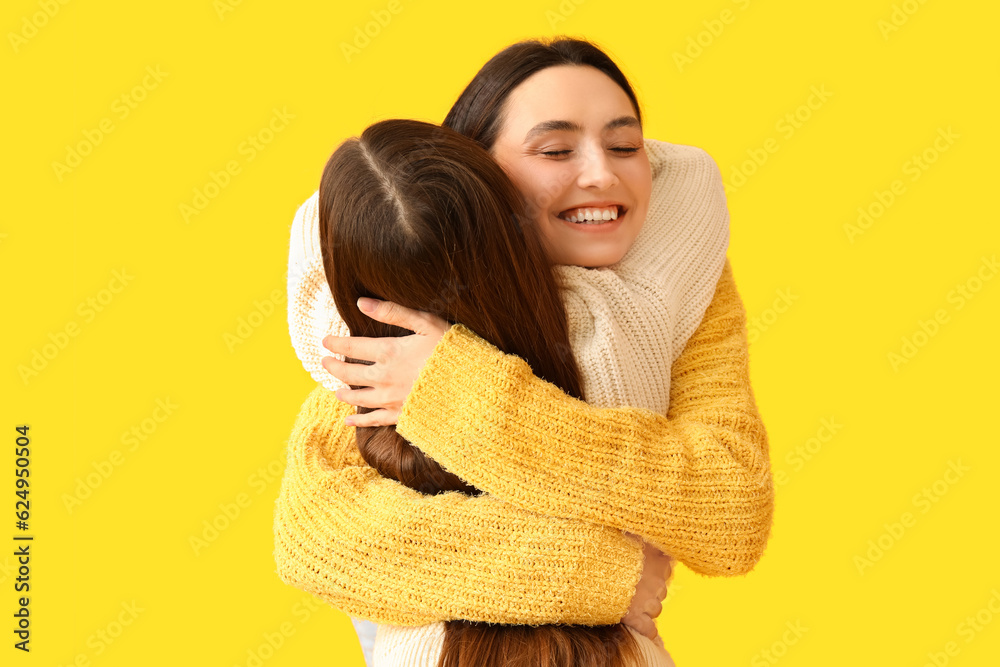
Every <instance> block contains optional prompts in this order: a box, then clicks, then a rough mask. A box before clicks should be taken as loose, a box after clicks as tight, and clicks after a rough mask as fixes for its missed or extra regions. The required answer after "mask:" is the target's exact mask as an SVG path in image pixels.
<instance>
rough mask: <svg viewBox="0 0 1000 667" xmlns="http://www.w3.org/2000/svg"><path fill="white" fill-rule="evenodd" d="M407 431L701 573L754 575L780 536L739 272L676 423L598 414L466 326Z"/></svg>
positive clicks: (451, 466)
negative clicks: (775, 534)
mask: <svg viewBox="0 0 1000 667" xmlns="http://www.w3.org/2000/svg"><path fill="white" fill-rule="evenodd" d="M396 430H397V431H398V432H399V433H400V434H401V435H402V436H403V437H404V438H406V439H407V440H409V441H410V442H412V443H413V444H414V445H416V446H417V447H419V448H420V449H421V450H422V451H424V452H425V453H426V454H427V455H429V456H430V457H431V458H433V459H434V460H435V461H437V462H439V463H440V464H441V465H442V466H444V467H445V468H446V469H447V470H449V471H451V472H453V473H454V474H456V475H458V476H459V477H461V478H462V479H464V480H466V481H468V482H469V483H470V484H472V485H473V486H475V487H477V488H479V489H482V490H483V491H486V492H487V493H489V494H491V495H493V496H496V497H497V498H500V499H502V500H505V501H507V502H509V503H510V504H511V505H514V506H515V507H520V508H522V509H530V510H532V511H537V512H541V513H542V514H545V515H548V516H553V517H561V518H565V519H580V520H583V521H592V522H594V523H599V524H601V525H604V526H609V527H612V528H618V529H621V530H623V531H628V532H630V533H634V534H637V535H639V536H641V537H642V538H643V539H645V540H646V541H648V542H650V543H651V544H652V545H653V546H655V547H657V548H659V549H660V550H661V551H663V552H664V553H668V554H670V555H671V556H673V557H674V558H676V559H677V560H679V561H680V562H682V563H684V565H686V566H687V567H689V568H690V569H692V570H694V571H695V572H698V573H701V574H705V575H737V574H745V573H747V572H749V571H750V570H751V569H752V568H753V567H754V565H755V564H756V563H757V561H758V559H759V558H760V556H761V555H762V553H763V551H764V547H765V545H766V542H767V538H768V535H769V532H770V527H771V519H772V514H773V508H774V487H773V483H772V479H771V467H770V460H769V451H768V440H767V432H766V430H765V428H764V424H763V422H762V420H761V417H760V414H759V412H758V410H757V404H756V401H755V399H754V395H753V389H752V387H751V386H750V381H749V368H748V355H747V341H746V314H745V311H744V309H743V304H742V301H741V300H740V298H739V294H738V293H737V291H736V287H735V283H734V281H733V276H732V269H731V267H730V265H729V262H728V261H727V262H726V265H725V270H724V271H723V275H722V278H721V280H720V281H719V285H718V289H717V290H716V293H715V297H714V299H713V301H712V302H711V304H710V305H709V308H708V310H707V311H706V313H705V318H704V320H703V321H702V324H701V326H700V327H699V328H698V330H697V331H696V332H695V334H694V336H692V338H691V339H690V341H689V343H688V346H687V348H686V350H685V353H684V354H682V355H681V357H680V358H679V359H678V361H677V362H676V363H675V364H674V367H673V378H672V382H671V391H670V410H669V411H668V413H667V415H666V416H664V415H661V414H658V413H654V412H651V411H648V410H643V409H638V408H595V407H593V406H590V405H588V404H587V403H585V402H583V401H581V400H578V399H575V398H572V397H570V396H568V395H566V394H565V393H563V392H562V390H560V389H559V388H558V387H556V386H555V385H553V384H551V383H548V382H545V381H544V380H541V379H539V378H538V377H536V376H535V375H534V374H533V373H532V371H531V368H530V367H529V366H528V364H527V363H526V362H525V361H524V360H522V359H521V358H519V357H516V356H513V355H505V354H503V353H501V352H500V351H499V350H497V348H495V347H493V346H492V345H490V344H489V343H488V342H486V341H484V340H482V339H481V338H479V337H478V336H476V335H475V334H474V333H472V332H471V331H469V330H468V329H466V328H465V327H463V326H461V325H455V326H453V327H451V328H450V329H449V330H448V331H447V332H446V333H445V335H444V337H443V338H442V339H441V341H440V342H439V344H438V346H437V347H435V350H434V352H433V353H432V355H431V356H430V358H429V359H428V361H427V363H426V365H425V366H424V368H423V369H422V370H421V371H420V375H419V376H418V377H417V380H416V382H415V383H414V385H413V389H412V390H411V392H410V394H409V396H408V397H407V399H406V401H405V402H404V403H403V407H402V413H401V415H400V417H399V421H398V423H397V424H396Z"/></svg>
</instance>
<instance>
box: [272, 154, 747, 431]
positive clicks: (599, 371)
mask: <svg viewBox="0 0 1000 667" xmlns="http://www.w3.org/2000/svg"><path fill="white" fill-rule="evenodd" d="M645 146H646V151H647V154H648V156H649V162H650V167H651V170H652V176H653V186H652V190H651V196H650V203H649V211H648V214H647V216H646V221H645V223H644V224H643V227H642V230H641V231H640V233H639V236H638V237H637V238H636V241H635V243H633V245H632V247H631V249H630V250H629V251H628V252H627V253H626V255H625V256H624V257H623V258H622V260H621V261H620V262H618V264H615V265H612V266H609V267H604V268H600V269H587V268H583V267H578V266H559V267H556V275H557V278H558V279H559V282H560V285H561V294H562V297H563V302H564V304H565V307H566V314H567V318H568V324H569V336H570V345H571V347H572V349H573V353H574V355H575V356H576V358H577V360H578V363H579V365H580V367H581V375H582V378H581V379H582V380H583V389H584V396H586V397H587V400H588V401H589V402H590V403H591V404H593V405H599V406H602V407H604V406H607V407H610V406H618V405H630V406H633V407H639V408H647V409H649V410H654V411H657V412H661V413H664V414H665V413H666V411H667V408H668V407H669V395H670V366H671V364H672V363H673V362H674V361H675V360H676V359H677V357H678V356H679V355H680V352H681V350H682V349H683V348H684V344H685V342H686V341H687V339H688V338H689V337H690V336H691V334H692V333H693V332H694V330H695V328H696V327H697V326H698V322H699V321H700V320H701V317H702V315H703V314H704V312H705V308H706V307H707V306H708V302H709V300H710V299H711V298H712V294H713V292H714V291H715V286H716V284H717V283H718V280H719V275H720V274H721V272H722V265H723V263H724V262H725V257H726V249H727V247H728V243H729V211H728V209H727V208H726V199H725V192H724V190H723V187H722V175H721V173H720V172H719V168H718V166H717V165H716V164H715V161H714V160H713V159H712V157H711V156H710V155H708V153H706V152H705V151H704V150H702V149H700V148H697V147H695V146H685V145H682V144H671V143H667V142H663V141H656V140H653V139H647V140H646V141H645ZM318 199H319V193H318V191H317V192H316V193H314V194H313V195H312V196H311V197H310V198H309V199H308V200H307V201H306V202H305V203H304V204H303V205H302V206H301V207H299V210H298V212H297V213H296V215H295V219H294V221H293V222H292V231H291V242H290V249H289V269H288V329H289V334H290V336H291V339H292V346H293V347H294V348H295V353H296V355H297V356H298V357H299V359H300V360H301V361H302V365H303V366H304V367H305V368H306V370H307V371H308V372H309V374H310V375H311V376H312V377H313V379H314V380H316V382H319V383H320V384H322V385H323V386H325V387H326V388H328V389H330V390H331V391H336V390H337V389H339V388H341V387H344V386H345V385H344V384H343V383H342V382H340V380H338V379H337V378H335V377H333V376H332V375H330V374H329V373H328V372H327V371H326V369H325V368H323V365H322V364H321V363H320V361H321V359H322V358H323V357H326V356H331V355H330V353H329V352H328V351H327V350H326V349H325V348H324V347H323V346H322V340H323V338H324V337H325V336H326V335H327V334H332V335H335V336H348V335H350V331H349V330H348V328H347V325H346V324H345V323H344V321H343V319H342V318H341V317H340V315H339V313H338V312H337V308H336V305H335V304H334V302H333V295H332V294H331V293H330V288H329V285H328V284H327V281H326V276H325V274H324V272H323V262H322V258H321V256H320V252H319V210H318ZM336 356H338V357H339V358H343V357H341V356H340V355H336Z"/></svg>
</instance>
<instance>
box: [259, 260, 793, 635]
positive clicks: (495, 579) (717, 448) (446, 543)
mask: <svg viewBox="0 0 1000 667" xmlns="http://www.w3.org/2000/svg"><path fill="white" fill-rule="evenodd" d="M746 336H747V334H746V315H745V311H744V309H743V305H742V302H741V301H740V299H739V295H738V293H737V291H736V285H735V283H734V282H733V276H732V271H731V269H730V268H729V266H728V263H727V265H726V268H725V270H724V272H723V275H722V277H721V278H720V281H719V285H718V287H717V289H716V293H715V297H714V298H713V299H712V302H711V304H710V305H709V307H708V309H707V310H706V312H705V316H704V318H703V320H702V322H701V324H700V325H699V326H698V329H697V331H696V332H695V333H694V335H693V336H692V337H691V339H690V340H689V341H688V343H687V346H686V347H685V349H684V352H683V353H682V354H681V356H680V358H678V360H677V362H675V363H674V366H673V370H672V372H673V377H674V381H673V383H672V385H671V408H670V412H669V414H668V416H667V417H666V418H664V417H662V416H659V415H656V414H654V413H649V412H646V411H643V410H634V409H630V408H618V409H592V408H589V407H588V406H586V404H580V402H578V401H572V400H571V401H568V403H562V401H565V400H566V397H565V395H561V394H560V395H556V394H557V393H558V392H555V391H553V390H554V387H552V386H551V385H548V386H546V384H545V383H541V384H539V383H540V381H538V380H537V378H534V376H533V375H531V374H530V370H529V369H528V368H527V364H525V363H524V362H523V361H520V360H519V359H517V358H516V357H509V356H507V355H503V354H501V353H500V352H499V350H496V348H493V347H492V346H489V345H487V344H486V343H485V342H484V341H482V340H480V339H477V338H476V337H475V336H474V335H473V334H472V333H471V332H469V331H468V330H467V329H465V328H464V327H461V326H459V325H456V326H454V327H452V328H451V329H449V330H448V332H447V333H446V334H445V336H444V337H443V338H442V339H441V341H440V342H439V344H438V346H437V347H436V348H435V351H434V353H433V354H432V356H431V359H430V360H429V362H428V364H427V366H426V367H425V368H424V370H423V371H421V375H420V377H419V378H418V380H417V383H416V384H415V386H414V389H413V391H412V392H411V393H410V396H409V397H408V398H407V402H406V403H405V404H404V415H403V418H402V421H401V423H400V426H399V427H398V428H399V429H400V430H401V431H406V432H405V433H404V435H405V436H406V437H414V438H418V439H421V434H423V435H427V434H428V433H430V432H432V431H433V430H434V429H435V427H434V425H433V421H434V418H433V417H432V418H430V419H424V420H421V419H420V415H421V414H422V413H423V412H424V410H425V409H427V408H430V409H431V410H434V411H436V413H437V415H438V417H439V418H443V419H447V418H448V415H447V414H442V413H447V412H448V411H449V410H448V408H447V406H448V405H449V403H448V402H445V403H439V404H438V405H436V406H435V405H434V402H435V401H434V400H430V401H421V398H422V397H423V396H424V395H425V393H429V394H431V395H436V396H441V395H447V392H448V391H449V389H448V388H449V387H452V388H456V387H457V386H459V385H462V386H465V387H466V388H468V385H470V384H471V385H474V386H473V387H472V388H471V392H470V397H471V398H472V401H471V402H469V401H465V402H463V403H459V404H456V405H455V407H456V409H459V410H460V412H461V416H460V417H457V418H456V420H457V421H462V420H463V419H466V420H467V419H469V415H470V414H471V415H472V416H473V417H474V420H471V421H470V424H482V427H481V429H480V433H479V434H478V435H479V436H480V439H482V438H481V436H483V435H484V434H485V433H486V429H487V428H488V427H489V425H490V424H495V419H496V417H497V415H496V414H490V412H489V406H488V405H487V406H484V405H483V404H484V403H490V402H491V401H490V400H489V399H486V400H484V396H490V395H492V396H493V398H494V400H498V399H499V398H500V397H501V395H502V394H504V393H506V392H518V395H519V396H520V397H521V398H522V400H528V401H529V403H530V404H531V405H533V406H534V407H533V409H532V410H530V411H529V412H528V413H527V415H526V416H528V417H531V418H532V419H533V421H532V422H531V423H526V426H525V428H524V429H521V430H520V433H521V435H523V433H524V431H525V430H527V431H529V432H531V431H532V430H533V429H539V430H538V432H537V433H538V434H537V437H538V438H539V442H545V440H544V433H543V431H544V430H545V429H546V428H551V426H547V422H548V421H549V413H550V412H551V416H552V417H554V418H556V420H557V423H558V424H565V425H568V426H569V427H571V428H572V429H574V430H575V429H579V428H580V426H581V425H582V424H587V423H588V422H589V421H590V420H592V419H594V420H596V424H595V425H594V428H596V429H600V430H598V431H597V433H599V434H600V433H606V434H607V436H608V439H609V442H613V443H615V446H616V447H618V448H619V450H620V451H621V453H622V455H623V456H626V457H628V456H640V457H641V458H640V460H639V463H640V464H641V465H642V466H643V467H642V468H640V469H639V474H636V473H633V472H631V471H628V469H627V468H625V467H623V466H622V465H621V463H619V462H618V461H616V459H615V458H614V456H613V455H612V456H611V458H608V459H607V460H606V461H605V464H606V465H605V468H604V471H606V472H602V471H599V472H598V475H597V479H596V480H586V482H585V483H584V482H582V481H581V479H579V478H573V479H570V480H569V482H568V483H565V484H563V485H562V486H552V487H547V488H542V489H541V490H540V491H539V490H538V489H537V486H539V485H536V484H531V483H530V481H531V480H524V479H523V474H524V473H523V466H518V467H515V468H513V469H512V470H511V471H510V474H509V475H508V477H509V478H510V479H515V480H517V485H518V486H520V485H522V484H524V485H525V489H526V491H523V492H515V493H512V495H513V496H515V498H520V497H521V496H523V495H525V494H526V493H529V492H537V496H536V502H538V503H539V504H541V505H549V504H553V502H554V501H553V499H555V500H556V501H558V500H559V499H560V498H562V497H564V496H565V495H566V494H570V495H574V494H575V495H580V494H585V495H586V496H590V497H592V496H594V495H595V493H594V492H593V491H592V490H590V487H591V486H592V485H594V484H597V485H601V486H607V483H608V480H612V481H615V480H621V481H622V482H623V483H626V484H630V485H631V486H633V487H634V486H635V485H636V479H638V480H640V481H639V482H638V483H639V485H640V486H643V487H648V488H649V489H650V490H651V492H650V493H649V494H647V496H643V495H638V496H635V497H628V495H627V494H622V493H621V492H620V491H614V490H613V493H612V494H611V496H610V497H609V498H607V499H604V500H603V501H601V499H598V501H599V502H605V503H606V504H607V503H610V502H614V501H619V502H624V504H625V505H626V507H624V508H622V507H615V508H612V511H611V512H610V513H609V515H608V519H612V520H616V521H626V520H627V523H630V524H635V525H640V524H646V523H654V524H656V525H654V528H653V530H650V531H648V532H646V531H643V530H636V531H635V532H636V533H638V534H643V536H644V537H645V538H646V539H649V540H650V541H652V542H654V543H655V544H656V545H657V546H658V547H659V548H661V549H662V550H663V551H665V552H666V553H669V554H671V555H673V556H675V557H676V558H678V559H679V560H680V561H681V562H683V563H684V564H685V565H687V566H688V567H690V568H692V569H693V570H695V571H697V572H700V573H701V574H706V575H736V574H742V573H745V572H747V571H749V570H750V569H752V567H753V565H754V564H755V563H756V562H757V560H759V558H760V556H761V555H762V553H763V550H764V547H765V545H766V542H767V537H768V534H769V529H770V523H771V517H772V514H773V497H774V492H773V484H772V481H771V472H770V464H769V460H768V441H767V434H766V432H765V430H764V426H763V424H762V423H761V420H760V416H759V413H758V411H757V409H756V406H755V402H754V398H753V393H752V390H751V387H750V383H749V368H748V360H747V340H746ZM462 350H465V351H470V352H473V353H474V354H476V355H477V357H476V358H475V360H473V359H465V357H466V354H465V353H464V352H463V351H462ZM463 359H465V361H464V362H463ZM452 361H453V362H455V363H457V364H458V365H457V366H456V367H454V368H449V363H450V362H452ZM463 363H465V364H466V365H465V366H462V364H463ZM480 365H481V366H483V367H484V368H485V373H483V370H484V368H483V367H478V366H480ZM482 380H488V381H490V382H491V383H494V384H491V385H488V386H480V385H479V384H478V381H482ZM521 385H524V386H525V387H526V388H527V389H529V391H528V392H527V394H526V395H521V393H520V392H521V389H520V387H521ZM539 389H541V390H542V391H543V392H545V393H547V394H549V398H550V399H551V400H553V403H552V404H551V406H552V408H553V409H552V410H549V409H548V408H547V407H546V409H545V410H544V412H543V413H542V414H539V412H538V404H537V402H536V401H537V394H536V392H537V391H538V390H539ZM461 395H462V394H461V392H460V391H454V393H451V394H450V396H451V397H457V396H461ZM533 397H534V398H533ZM560 397H561V398H560ZM428 403H429V405H424V404H428ZM511 406H512V402H511V401H506V402H504V403H503V405H502V406H501V407H500V408H499V409H500V411H501V413H502V412H503V410H504V409H507V410H509V409H510V408H511ZM479 407H486V408H487V410H485V411H484V412H483V414H477V413H476V412H475V411H476V410H477V409H478V408H479ZM353 411H354V409H353V407H352V406H350V405H348V404H346V403H342V402H340V401H337V400H336V397H334V396H333V394H332V393H330V392H329V391H328V390H327V389H325V388H324V387H321V386H320V387H317V388H316V389H315V390H314V391H313V392H312V393H311V394H310V395H309V397H308V398H307V399H306V402H305V403H304V405H303V406H302V409H301V411H300V413H299V416H298V418H297V419H296V423H295V426H294V428H293V430H292V434H291V436H290V437H289V441H288V461H287V465H286V469H285V475H284V478H283V479H282V484H281V490H280V492H279V496H278V499H277V503H276V508H275V522H274V532H275V551H274V557H275V561H276V563H277V571H278V575H279V576H280V577H281V579H282V580H283V581H284V582H285V583H287V584H289V585H292V586H295V587H296V588H300V589H302V590H305V591H308V592H311V593H313V594H315V595H317V596H319V597H321V598H322V599H324V600H325V601H327V602H328V603H329V604H331V605H332V606H334V607H337V608H339V609H341V610H343V611H344V612H345V613H347V614H350V615H352V616H357V617H361V618H367V619H371V620H374V621H376V622H378V623H389V624H394V625H420V624H424V623H431V622H434V621H444V620H450V619H456V618H466V619H469V620H484V621H489V622H493V623H532V624H541V623H560V622H562V623H580V624H590V625H604V624H610V623H616V622H618V621H620V620H621V618H622V616H623V615H624V614H625V611H626V610H627V608H628V604H629V602H630V600H631V597H632V595H633V593H634V592H635V586H636V583H637V582H638V579H639V575H640V574H641V565H642V550H641V545H640V543H639V541H638V540H635V539H633V538H630V537H628V536H626V535H625V534H623V532H622V531H621V530H616V529H614V528H608V527H606V526H602V525H598V524H593V523H590V522H588V521H580V520H575V521H574V520H568V519H560V518H553V517H546V516H542V515H538V514H535V513H534V511H526V510H523V509H519V508H518V507H516V506H513V505H510V504H506V503H504V502H502V501H501V500H499V499H498V498H497V497H495V496H493V495H492V494H490V493H485V494H483V495H482V496H480V497H469V496H463V495H462V494H458V493H454V492H452V493H445V494H441V495H438V496H423V495H421V494H419V493H417V492H416V491H413V490H411V489H408V488H407V487H404V486H402V485H401V484H399V483H397V482H395V481H393V480H389V479H385V478H383V477H382V476H381V475H379V474H378V473H377V472H376V471H375V470H374V469H372V468H370V467H368V466H367V465H366V464H365V463H364V461H363V460H362V458H361V456H360V454H359V453H358V451H357V447H356V444H355V441H354V432H353V429H352V428H349V427H346V426H344V424H343V419H344V417H346V416H347V415H348V414H352V413H353ZM467 411H468V412H467ZM574 412H576V414H577V416H578V418H575V417H572V416H571V415H572V414H573V413H574ZM615 415H618V417H617V418H616V417H615ZM484 418H485V419H486V421H483V420H484ZM428 422H430V423H428ZM505 424H506V426H510V425H511V424H510V422H505ZM453 427H454V425H453V424H452V425H449V426H447V427H445V426H442V427H441V428H440V430H441V432H442V433H446V432H449V431H451V429H452V428H453ZM493 427H494V428H495V426H493ZM556 428H557V430H558V429H561V428H562V427H561V426H557V427H556ZM466 430H468V429H466ZM586 431H587V428H586V426H584V433H583V434H582V435H583V436H585V437H587V435H588V434H587V433H586ZM460 433H461V431H460ZM628 436H632V437H628ZM658 436H661V437H663V438H664V440H663V442H662V443H659V442H657V441H656V438H657V437H658ZM451 437H452V436H449V437H446V438H445V440H450V439H451ZM532 437H536V436H534V435H532ZM593 439H594V438H590V439H589V440H586V441H585V442H587V443H588V445H589V446H593V443H592V440H593ZM515 440H516V438H515ZM597 440H601V438H597ZM555 442H556V444H557V445H559V446H561V447H566V443H565V442H564V438H563V435H562V434H560V435H559V437H557V438H556V439H555ZM453 444H454V445H457V447H458V448H461V447H462V446H463V445H470V446H471V445H473V441H470V440H463V439H462V438H457V439H455V440H454V442H453ZM524 444H525V443H523V442H522V443H520V444H519V446H522V447H523V446H524ZM528 444H529V445H530V443H528ZM423 446H427V445H426V443H423ZM597 446H598V449H597V450H596V451H597V454H598V455H599V456H601V457H605V456H607V450H608V446H607V445H605V444H603V443H602V442H598V443H597ZM644 448H650V449H652V450H653V451H655V452H659V454H658V456H659V457H660V458H662V459H663V461H664V463H665V464H668V465H670V466H671V467H670V468H664V470H662V471H660V470H657V471H656V473H657V479H655V480H652V481H651V482H650V481H648V480H646V481H642V477H641V476H640V475H641V472H642V471H643V470H644V469H646V468H645V466H647V465H648V464H649V462H650V460H651V459H649V458H646V457H644V456H643V455H642V454H641V452H642V450H643V449H644ZM430 449H433V446H432V447H430ZM581 449H583V450H584V451H582V452H576V451H573V452H572V453H571V454H570V455H578V454H582V455H583V457H584V460H586V458H587V457H589V454H588V453H587V451H586V447H581ZM542 456H545V458H544V459H542V460H543V461H544V462H545V463H546V464H549V465H552V464H554V463H556V462H555V461H553V457H548V456H547V455H545V454H544V452H543V454H542ZM458 458H461V457H458ZM487 463H488V462H487ZM567 463H571V462H565V463H561V464H559V465H558V466H556V467H557V469H558V470H560V471H561V472H560V475H562V474H565V470H566V464H567ZM458 465H459V466H461V463H459V464H458ZM677 466H680V468H678V467H677ZM487 467H490V466H487ZM494 472H495V470H494ZM661 474H663V475H666V476H667V479H666V480H665V481H662V482H661V481H659V479H658V478H659V476H660V475H661ZM473 476H475V474H471V475H470V477H473ZM629 476H631V478H630V477H629ZM633 478H634V479H633ZM713 478H716V484H715V485H714V486H713V485H712V483H711V482H712V479H713ZM526 482H527V483H526ZM501 484H502V485H503V486H504V487H505V488H507V487H508V486H509V485H508V484H507V483H506V482H501ZM477 485H478V483H477ZM734 485H735V486H734ZM643 490H645V489H643ZM507 491H508V492H510V489H509V488H507ZM597 495H599V494H597ZM651 499H652V500H656V501H657V502H656V503H654V504H653V506H652V509H650V508H648V507H647V505H649V503H650V501H651ZM671 501H672V502H671ZM555 504H556V505H557V506H560V503H555ZM591 504H593V503H592V502H591ZM664 504H666V505H667V508H668V509H667V512H666V516H664V517H662V523H659V522H657V521H654V520H653V518H652V515H655V514H662V513H663V512H662V511H661V510H660V509H659V508H660V507H662V506H663V505H664ZM702 504H705V505H706V507H702V506H701V505H702ZM671 505H672V506H673V508H671ZM561 506H565V501H563V502H562V503H561ZM632 506H634V507H632ZM590 511H591V512H592V511H594V510H593V508H591V510H590ZM570 514H575V512H572V511H571V512H570ZM727 518H729V519H730V520H731V521H732V524H730V522H729V521H727ZM657 536H659V537H657Z"/></svg>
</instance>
